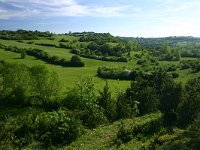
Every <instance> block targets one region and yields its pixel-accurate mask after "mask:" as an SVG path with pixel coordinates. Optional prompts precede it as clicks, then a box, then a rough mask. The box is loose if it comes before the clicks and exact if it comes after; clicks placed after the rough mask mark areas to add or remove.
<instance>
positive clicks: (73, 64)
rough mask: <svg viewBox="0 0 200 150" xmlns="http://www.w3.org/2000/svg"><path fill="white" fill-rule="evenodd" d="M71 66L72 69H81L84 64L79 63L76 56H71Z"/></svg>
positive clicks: (78, 58) (79, 59)
mask: <svg viewBox="0 0 200 150" xmlns="http://www.w3.org/2000/svg"><path fill="white" fill-rule="evenodd" d="M70 62H71V65H72V66H74V67H83V66H85V64H84V63H83V62H82V61H81V58H80V57H79V56H77V55H74V56H72V58H71V60H70Z"/></svg>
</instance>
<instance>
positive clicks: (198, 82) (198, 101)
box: [179, 77, 200, 126]
mask: <svg viewBox="0 0 200 150" xmlns="http://www.w3.org/2000/svg"><path fill="white" fill-rule="evenodd" d="M198 113H200V77H198V78H194V79H191V80H189V81H188V82H187V84H186V85H185V90H184V95H183V101H182V102H181V103H180V105H179V124H180V126H187V125H188V124H189V123H191V122H192V121H193V120H194V119H195V118H196V117H197V114H198Z"/></svg>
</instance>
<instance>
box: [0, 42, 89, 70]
mask: <svg viewBox="0 0 200 150" xmlns="http://www.w3.org/2000/svg"><path fill="white" fill-rule="evenodd" d="M0 48H2V49H5V50H6V51H11V52H16V53H20V54H21V58H25V57H26V55H30V56H34V57H36V58H38V59H41V60H43V61H45V62H47V63H49V64H54V65H60V66H63V67H84V66H85V63H84V62H82V60H81V58H80V57H79V56H77V55H74V56H72V57H71V60H70V61H67V60H65V59H64V58H62V59H60V58H59V57H58V56H50V55H49V54H48V53H47V52H45V51H43V50H40V49H36V48H33V49H32V48H28V49H26V48H18V47H16V46H5V45H3V44H0Z"/></svg>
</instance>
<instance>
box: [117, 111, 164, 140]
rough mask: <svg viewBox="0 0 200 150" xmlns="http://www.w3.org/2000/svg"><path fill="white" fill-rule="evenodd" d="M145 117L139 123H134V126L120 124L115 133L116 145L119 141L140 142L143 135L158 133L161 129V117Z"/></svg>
mask: <svg viewBox="0 0 200 150" xmlns="http://www.w3.org/2000/svg"><path fill="white" fill-rule="evenodd" d="M147 116H148V117H147ZM147 116H143V117H142V118H141V122H136V123H135V124H124V123H123V122H121V125H120V127H119V130H118V132H117V141H118V143H119V141H121V143H127V142H129V141H131V140H132V139H133V138H136V139H138V140H141V138H144V137H145V135H148V136H150V135H153V134H155V133H156V132H159V131H160V129H161V127H162V121H161V119H162V117H161V115H158V116H156V115H155V114H149V115H147Z"/></svg>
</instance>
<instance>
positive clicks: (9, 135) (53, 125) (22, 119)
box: [0, 109, 83, 148]
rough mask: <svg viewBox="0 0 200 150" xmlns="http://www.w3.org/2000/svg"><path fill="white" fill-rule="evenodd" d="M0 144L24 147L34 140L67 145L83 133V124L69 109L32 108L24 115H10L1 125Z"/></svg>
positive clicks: (44, 143)
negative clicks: (41, 109) (37, 109)
mask: <svg viewBox="0 0 200 150" xmlns="http://www.w3.org/2000/svg"><path fill="white" fill-rule="evenodd" d="M0 131H1V132H0V144H1V145H5V144H6V145H7V144H10V145H11V146H12V147H13V148H15V147H17V148H22V147H24V146H26V145H28V144H31V143H32V142H33V141H38V142H39V143H41V144H42V145H43V146H44V147H51V146H52V145H56V146H57V145H65V144H69V143H71V142H72V141H74V140H75V139H76V138H78V137H79V136H81V135H82V133H83V126H82V125H81V122H80V120H78V119H76V117H75V116H74V115H73V113H72V112H69V111H68V110H62V109H60V110H58V111H53V112H41V111H35V110H30V111H28V112H27V113H26V114H24V115H23V116H19V117H15V118H12V117H9V118H7V119H6V120H5V121H4V123H2V124H1V126H0Z"/></svg>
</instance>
